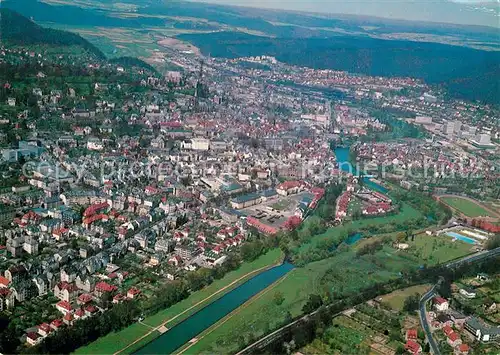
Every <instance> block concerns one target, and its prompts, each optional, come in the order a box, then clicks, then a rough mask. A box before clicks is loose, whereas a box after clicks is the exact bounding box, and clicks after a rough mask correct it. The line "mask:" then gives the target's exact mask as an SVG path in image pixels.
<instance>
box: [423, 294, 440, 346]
mask: <svg viewBox="0 0 500 355" xmlns="http://www.w3.org/2000/svg"><path fill="white" fill-rule="evenodd" d="M435 294H436V286H432V288H431V289H430V290H429V291H427V293H426V294H424V295H423V296H422V298H421V299H420V303H419V312H418V313H419V316H420V324H422V328H423V329H424V332H425V337H426V338H427V341H428V342H429V346H430V349H431V352H432V353H433V354H434V355H440V354H441V353H440V351H439V347H438V345H437V343H436V341H435V340H434V337H433V336H432V331H431V328H430V326H429V320H428V319H427V312H426V311H425V305H426V304H427V302H429V301H430V300H431V299H432V297H434V295H435Z"/></svg>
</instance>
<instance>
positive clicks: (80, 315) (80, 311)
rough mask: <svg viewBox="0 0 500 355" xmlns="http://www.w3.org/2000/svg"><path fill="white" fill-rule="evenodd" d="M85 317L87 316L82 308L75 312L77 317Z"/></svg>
mask: <svg viewBox="0 0 500 355" xmlns="http://www.w3.org/2000/svg"><path fill="white" fill-rule="evenodd" d="M84 315H85V311H84V310H83V309H81V308H79V309H77V310H76V312H75V316H78V317H83V316H84Z"/></svg>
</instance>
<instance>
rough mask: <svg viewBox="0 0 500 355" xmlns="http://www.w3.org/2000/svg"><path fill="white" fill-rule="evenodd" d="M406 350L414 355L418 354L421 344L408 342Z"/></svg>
mask: <svg viewBox="0 0 500 355" xmlns="http://www.w3.org/2000/svg"><path fill="white" fill-rule="evenodd" d="M405 349H407V350H409V351H411V352H412V353H414V354H417V353H418V352H419V350H420V344H418V343H417V342H414V341H413V340H408V341H407V342H406V344H405Z"/></svg>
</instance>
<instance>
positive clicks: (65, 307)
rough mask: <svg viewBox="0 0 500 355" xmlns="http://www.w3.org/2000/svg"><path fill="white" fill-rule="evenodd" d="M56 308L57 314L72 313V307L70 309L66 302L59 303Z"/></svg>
mask: <svg viewBox="0 0 500 355" xmlns="http://www.w3.org/2000/svg"><path fill="white" fill-rule="evenodd" d="M56 308H57V310H58V311H59V312H61V313H62V314H64V315H66V314H68V313H72V312H73V307H71V303H69V302H67V301H59V302H57V303H56Z"/></svg>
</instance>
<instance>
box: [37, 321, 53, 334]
mask: <svg viewBox="0 0 500 355" xmlns="http://www.w3.org/2000/svg"><path fill="white" fill-rule="evenodd" d="M38 329H40V330H43V331H44V332H46V333H47V332H50V331H51V328H50V325H48V324H47V323H42V324H40V325H39V326H38Z"/></svg>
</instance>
